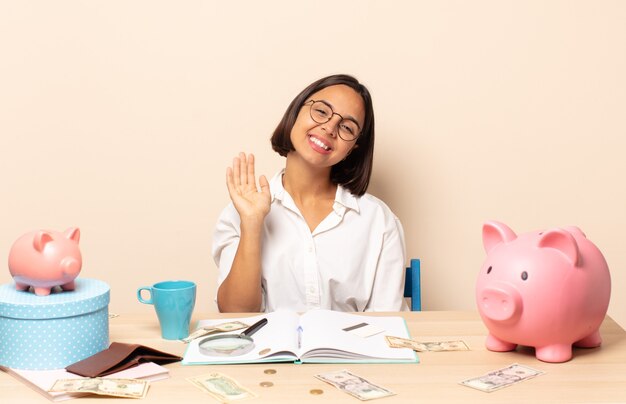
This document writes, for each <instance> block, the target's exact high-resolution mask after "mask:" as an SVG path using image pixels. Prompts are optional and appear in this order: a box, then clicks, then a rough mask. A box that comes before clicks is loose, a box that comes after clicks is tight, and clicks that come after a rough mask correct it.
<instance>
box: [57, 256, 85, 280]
mask: <svg viewBox="0 0 626 404" xmlns="http://www.w3.org/2000/svg"><path fill="white" fill-rule="evenodd" d="M80 269H81V263H80V261H78V260H77V259H76V258H74V257H65V258H63V260H62V261H61V271H63V273H64V274H65V275H70V276H76V275H77V274H78V273H79V272H80Z"/></svg>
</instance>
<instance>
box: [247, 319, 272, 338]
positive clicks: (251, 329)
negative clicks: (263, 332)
mask: <svg viewBox="0 0 626 404" xmlns="http://www.w3.org/2000/svg"><path fill="white" fill-rule="evenodd" d="M265 324H267V319H266V318H264V319H261V320H259V321H257V322H256V323H254V324H252V325H251V326H250V327H248V329H247V330H245V331H244V332H242V333H241V335H245V336H246V337H249V336H251V335H252V334H254V333H255V332H257V331H259V329H261V327H263V326H264V325H265Z"/></svg>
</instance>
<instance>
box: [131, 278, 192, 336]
mask: <svg viewBox="0 0 626 404" xmlns="http://www.w3.org/2000/svg"><path fill="white" fill-rule="evenodd" d="M144 290H145V291H147V292H148V293H149V295H150V297H149V299H144V298H143V297H142V295H141V292H142V291H144ZM137 299H138V300H139V301H140V302H141V303H144V304H151V305H153V306H154V309H155V310H156V313H157V317H158V318H159V323H160V324H161V336H162V337H163V338H164V339H181V338H185V337H187V336H188V335H189V322H190V321H191V313H192V312H193V307H194V306H195V304H196V284H195V283H193V282H191V281H164V282H159V283H155V284H154V285H152V286H143V287H141V288H139V289H137Z"/></svg>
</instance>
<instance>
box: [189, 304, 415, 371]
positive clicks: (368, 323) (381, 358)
mask: <svg viewBox="0 0 626 404" xmlns="http://www.w3.org/2000/svg"><path fill="white" fill-rule="evenodd" d="M263 318H266V319H267V320H268V322H267V324H266V325H265V326H264V327H262V328H261V329H259V330H258V331H257V332H256V333H254V334H253V335H252V339H253V340H254V348H253V349H252V350H251V351H250V352H248V353H245V354H243V355H239V356H212V355H210V354H207V353H206V351H205V352H201V350H200V348H199V344H200V343H201V341H202V340H203V339H204V337H200V338H197V339H195V340H193V341H191V342H190V343H189V345H188V347H187V350H186V352H185V356H184V358H183V361H182V363H183V365H201V364H229V363H262V362H298V363H307V362H310V363H417V362H419V360H418V358H417V355H416V354H415V352H413V350H411V349H408V348H390V347H389V346H388V345H387V343H386V341H385V335H394V336H397V337H402V338H410V335H409V331H408V329H407V326H406V322H405V321H404V319H403V318H402V317H397V316H395V317H384V316H368V315H360V314H350V313H342V312H336V311H330V310H311V311H308V312H306V313H304V314H301V315H299V314H297V313H295V312H290V311H275V312H272V313H265V314H261V315H257V316H251V317H240V318H228V319H218V320H201V321H199V322H198V328H200V327H205V326H211V325H217V324H220V323H224V322H227V321H241V322H243V323H245V324H247V325H252V324H254V323H256V322H257V321H259V320H261V319H263ZM238 332H241V331H238ZM238 332H235V333H234V334H236V333H238Z"/></svg>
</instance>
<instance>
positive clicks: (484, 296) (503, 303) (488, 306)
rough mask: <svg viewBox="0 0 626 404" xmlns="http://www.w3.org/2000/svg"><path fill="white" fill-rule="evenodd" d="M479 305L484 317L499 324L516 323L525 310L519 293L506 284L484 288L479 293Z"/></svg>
mask: <svg viewBox="0 0 626 404" xmlns="http://www.w3.org/2000/svg"><path fill="white" fill-rule="evenodd" d="M478 305H479V310H480V312H481V313H483V315H484V316H486V317H487V318H489V319H491V320H494V321H499V322H513V321H516V320H517V319H518V318H519V317H520V315H521V313H522V308H523V302H522V297H521V296H520V294H519V292H518V291H517V290H515V289H514V288H512V287H511V286H508V285H506V284H500V285H492V286H488V287H486V288H484V289H483V290H482V291H480V293H479V299H478Z"/></svg>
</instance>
